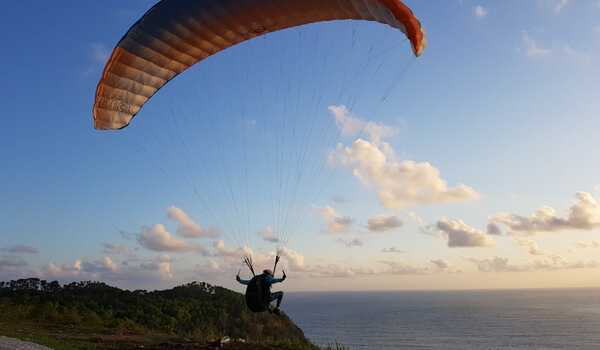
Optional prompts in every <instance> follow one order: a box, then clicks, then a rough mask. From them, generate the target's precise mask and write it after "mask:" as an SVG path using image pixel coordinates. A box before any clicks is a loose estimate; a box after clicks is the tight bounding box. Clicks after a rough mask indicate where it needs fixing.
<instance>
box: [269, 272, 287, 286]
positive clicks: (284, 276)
mask: <svg viewBox="0 0 600 350" xmlns="http://www.w3.org/2000/svg"><path fill="white" fill-rule="evenodd" d="M286 278H287V276H286V274H285V271H283V276H281V278H275V277H271V283H272V284H275V283H280V282H283V281H285V279H286Z"/></svg>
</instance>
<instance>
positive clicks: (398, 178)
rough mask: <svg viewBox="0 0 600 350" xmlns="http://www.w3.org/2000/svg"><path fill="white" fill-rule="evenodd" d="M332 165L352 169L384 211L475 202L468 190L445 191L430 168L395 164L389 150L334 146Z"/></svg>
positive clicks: (359, 144)
mask: <svg viewBox="0 0 600 350" xmlns="http://www.w3.org/2000/svg"><path fill="white" fill-rule="evenodd" d="M330 160H331V161H332V162H333V163H337V164H341V165H343V166H345V167H348V168H351V169H352V174H353V175H354V176H355V177H356V178H358V179H359V180H360V181H361V182H362V183H363V184H365V185H367V186H372V187H374V188H375V190H376V191H377V193H378V196H379V200H380V202H381V204H382V205H383V206H384V207H385V208H390V209H402V208H406V207H410V206H414V205H417V204H435V203H451V202H462V201H466V200H472V199H476V198H478V193H477V192H476V191H475V190H474V189H472V188H471V187H468V186H465V185H458V186H457V187H454V188H449V187H448V185H447V183H446V181H444V180H443V179H442V178H441V177H440V172H439V170H438V169H437V168H435V167H434V166H432V165H431V164H429V163H427V162H425V163H417V162H414V161H410V160H409V161H398V160H397V159H395V156H394V154H393V150H392V149H391V147H390V146H389V145H388V144H386V143H384V144H382V145H381V146H378V145H376V144H374V143H371V142H369V141H365V140H362V139H358V140H356V141H354V143H353V144H352V146H351V147H343V146H342V145H338V148H337V150H336V151H335V152H334V153H333V154H332V155H331V156H330Z"/></svg>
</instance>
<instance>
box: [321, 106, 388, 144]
mask: <svg viewBox="0 0 600 350" xmlns="http://www.w3.org/2000/svg"><path fill="white" fill-rule="evenodd" d="M329 111H330V112H331V114H332V115H333V117H334V118H335V122H336V124H337V126H338V128H339V129H340V131H341V133H342V135H343V136H356V135H359V134H362V133H364V134H365V135H367V137H368V138H369V140H371V141H373V142H375V143H379V142H381V140H383V139H385V138H389V137H392V136H394V135H396V134H397V133H398V129H397V128H393V127H391V126H387V125H383V124H380V123H375V122H368V121H365V120H362V119H360V118H358V117H356V116H354V115H353V114H352V113H351V112H350V111H349V110H348V108H346V106H343V105H339V106H329Z"/></svg>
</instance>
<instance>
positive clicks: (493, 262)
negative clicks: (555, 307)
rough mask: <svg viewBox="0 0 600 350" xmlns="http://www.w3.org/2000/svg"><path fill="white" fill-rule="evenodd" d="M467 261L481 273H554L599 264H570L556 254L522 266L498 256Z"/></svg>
mask: <svg viewBox="0 0 600 350" xmlns="http://www.w3.org/2000/svg"><path fill="white" fill-rule="evenodd" d="M467 261H469V262H471V263H473V264H475V266H477V269H478V270H479V271H481V272H523V271H556V270H571V269H596V268H599V267H600V262H598V261H595V260H588V261H583V260H582V261H575V262H570V261H569V260H567V259H565V258H564V257H562V256H560V255H558V254H551V255H548V256H545V257H543V258H541V259H537V260H534V261H532V262H528V263H526V264H522V265H513V264H510V262H509V260H508V258H502V257H498V256H496V257H494V258H487V259H476V258H468V259H467Z"/></svg>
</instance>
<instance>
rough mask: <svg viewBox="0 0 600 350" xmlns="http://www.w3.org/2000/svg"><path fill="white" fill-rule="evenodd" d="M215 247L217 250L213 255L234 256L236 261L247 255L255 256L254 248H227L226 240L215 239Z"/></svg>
mask: <svg viewBox="0 0 600 350" xmlns="http://www.w3.org/2000/svg"><path fill="white" fill-rule="evenodd" d="M213 248H214V250H215V253H214V254H213V256H216V257H225V258H234V259H235V260H236V262H237V261H239V259H241V258H243V257H245V256H253V255H254V252H253V251H252V249H250V248H248V247H243V248H227V247H226V246H225V241H223V240H218V241H215V242H214V244H213Z"/></svg>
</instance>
